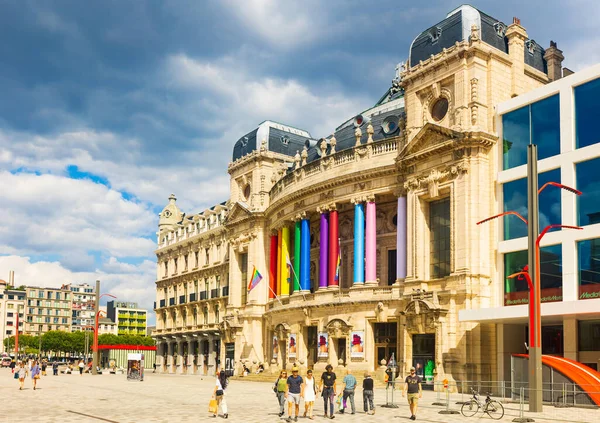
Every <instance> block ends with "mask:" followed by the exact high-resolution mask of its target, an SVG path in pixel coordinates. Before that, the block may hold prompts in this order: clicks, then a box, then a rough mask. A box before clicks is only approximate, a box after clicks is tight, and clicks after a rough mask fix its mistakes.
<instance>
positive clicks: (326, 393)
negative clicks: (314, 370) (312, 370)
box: [319, 364, 337, 419]
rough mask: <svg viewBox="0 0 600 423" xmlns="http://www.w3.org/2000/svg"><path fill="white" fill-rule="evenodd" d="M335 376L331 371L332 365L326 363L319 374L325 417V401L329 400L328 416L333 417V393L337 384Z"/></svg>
mask: <svg viewBox="0 0 600 423" xmlns="http://www.w3.org/2000/svg"><path fill="white" fill-rule="evenodd" d="M335 379H336V376H335V373H334V372H333V366H332V365H331V364H328V365H327V366H326V367H325V371H324V372H323V374H322V375H321V383H320V384H319V390H320V391H321V392H322V394H321V395H322V396H323V404H324V406H325V418H327V403H328V402H329V418H330V419H335V416H334V415H333V408H334V404H335V395H336V394H335V393H336V391H337V385H336V382H335Z"/></svg>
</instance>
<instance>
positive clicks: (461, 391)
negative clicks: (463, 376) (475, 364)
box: [456, 380, 465, 405]
mask: <svg viewBox="0 0 600 423" xmlns="http://www.w3.org/2000/svg"><path fill="white" fill-rule="evenodd" d="M460 386H461V388H460V401H457V402H456V404H457V405H462V404H464V403H465V381H464V380H463V381H462V382H461V383H460Z"/></svg>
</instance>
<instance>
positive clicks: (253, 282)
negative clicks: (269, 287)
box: [248, 266, 263, 292]
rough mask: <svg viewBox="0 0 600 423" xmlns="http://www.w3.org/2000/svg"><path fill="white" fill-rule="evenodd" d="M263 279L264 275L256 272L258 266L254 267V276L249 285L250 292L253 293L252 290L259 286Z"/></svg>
mask: <svg viewBox="0 0 600 423" xmlns="http://www.w3.org/2000/svg"><path fill="white" fill-rule="evenodd" d="M262 278H263V277H262V275H261V274H260V273H258V270H256V266H254V267H253V268H252V276H251V277H250V282H249V283H248V292H250V291H252V288H254V287H255V286H256V285H258V284H259V282H260V281H261V280H262Z"/></svg>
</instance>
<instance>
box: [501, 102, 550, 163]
mask: <svg viewBox="0 0 600 423" xmlns="http://www.w3.org/2000/svg"><path fill="white" fill-rule="evenodd" d="M502 131H503V137H504V140H503V144H502V146H503V149H502V153H503V168H504V170H506V169H511V168H513V167H517V166H521V165H524V164H525V163H527V145H528V144H537V146H538V159H539V160H541V159H545V158H547V157H552V156H555V155H557V154H559V153H560V99H559V96H558V94H556V95H553V96H552V97H548V98H546V99H544V100H540V101H538V102H536V103H533V104H530V105H528V106H525V107H522V108H520V109H517V110H514V111H512V112H509V113H506V114H505V115H503V116H502Z"/></svg>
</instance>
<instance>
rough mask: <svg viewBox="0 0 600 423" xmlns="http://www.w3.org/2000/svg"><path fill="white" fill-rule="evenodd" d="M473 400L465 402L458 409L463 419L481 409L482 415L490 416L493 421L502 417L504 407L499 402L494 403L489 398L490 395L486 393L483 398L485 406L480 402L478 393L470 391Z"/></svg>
mask: <svg viewBox="0 0 600 423" xmlns="http://www.w3.org/2000/svg"><path fill="white" fill-rule="evenodd" d="M471 392H472V393H473V398H471V399H470V400H469V401H467V402H465V403H464V404H463V405H462V407H460V412H461V413H462V415H463V416H465V417H473V416H474V415H475V414H477V412H478V411H479V409H480V408H481V409H482V411H483V412H484V413H486V414H487V415H488V416H490V417H491V418H492V419H494V420H500V419H501V418H502V417H503V416H504V406H503V405H502V403H501V402H500V401H496V400H493V399H491V398H490V395H491V393H488V394H487V396H486V398H485V404H484V403H482V402H481V400H480V399H479V397H478V395H479V392H477V391H475V390H474V389H471Z"/></svg>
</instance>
